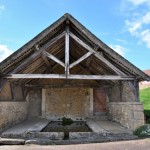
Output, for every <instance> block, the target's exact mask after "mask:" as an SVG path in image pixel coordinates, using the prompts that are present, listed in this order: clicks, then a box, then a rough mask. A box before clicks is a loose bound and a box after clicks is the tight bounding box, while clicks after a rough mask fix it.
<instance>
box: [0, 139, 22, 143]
mask: <svg viewBox="0 0 150 150" xmlns="http://www.w3.org/2000/svg"><path fill="white" fill-rule="evenodd" d="M23 144H25V140H24V139H7V138H0V145H23Z"/></svg>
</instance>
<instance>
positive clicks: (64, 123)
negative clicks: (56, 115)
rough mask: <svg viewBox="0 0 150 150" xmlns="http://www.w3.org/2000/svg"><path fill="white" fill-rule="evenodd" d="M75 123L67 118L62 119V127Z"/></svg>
mask: <svg viewBox="0 0 150 150" xmlns="http://www.w3.org/2000/svg"><path fill="white" fill-rule="evenodd" d="M72 123H73V120H72V119H71V118H66V117H63V118H62V125H63V126H65V125H71V124H72Z"/></svg>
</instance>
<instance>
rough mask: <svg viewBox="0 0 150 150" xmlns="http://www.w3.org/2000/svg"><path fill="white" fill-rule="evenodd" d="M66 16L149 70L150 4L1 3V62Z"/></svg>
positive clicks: (80, 0) (94, 0)
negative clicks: (70, 16) (72, 18)
mask: <svg viewBox="0 0 150 150" xmlns="http://www.w3.org/2000/svg"><path fill="white" fill-rule="evenodd" d="M65 13H70V14H71V15H72V16H73V17H75V18H76V19H77V20H78V21H79V22H80V23H82V24H83V25H84V26H85V27H86V28H87V29H89V30H90V31H91V32H92V33H93V34H95V35H96V36H97V37H98V38H99V39H101V40H102V41H103V42H104V43H106V44H107V45H108V46H110V47H111V48H113V49H114V50H115V51H116V52H118V53H119V54H120V55H122V56H123V57H125V58H126V59H127V60H128V61H130V62H131V63H132V64H134V65H135V66H137V67H138V68H140V69H141V70H146V69H150V0H0V62H1V61H2V60H3V59H5V58H6V57H8V56H9V55H10V54H12V53H13V52H14V51H16V50H17V49H19V48H20V47H21V46H23V45H24V44H25V43H27V42H28V41H29V40H31V39H32V38H33V37H35V36H36V35H37V34H38V33H40V32H41V31H42V30H44V29H45V28H46V27H48V26H49V25H50V24H52V23H53V22H54V21H56V20H57V19H59V18H60V17H61V16H63V15H64V14H65Z"/></svg>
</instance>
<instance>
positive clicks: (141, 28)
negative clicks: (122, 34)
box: [125, 11, 150, 48]
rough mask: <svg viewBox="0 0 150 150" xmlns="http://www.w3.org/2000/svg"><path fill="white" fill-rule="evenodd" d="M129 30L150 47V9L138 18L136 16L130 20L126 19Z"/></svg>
mask: <svg viewBox="0 0 150 150" xmlns="http://www.w3.org/2000/svg"><path fill="white" fill-rule="evenodd" d="M125 24H126V27H127V30H128V31H129V32H130V34H131V35H132V36H135V37H137V38H138V39H139V40H140V41H142V42H143V43H145V44H146V46H147V47H148V48H150V30H149V25H150V11H149V12H147V13H145V14H144V15H141V16H140V17H138V18H137V19H135V18H134V17H133V18H132V19H131V20H130V21H129V20H126V21H125Z"/></svg>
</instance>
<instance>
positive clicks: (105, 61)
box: [70, 32, 125, 75]
mask: <svg viewBox="0 0 150 150" xmlns="http://www.w3.org/2000/svg"><path fill="white" fill-rule="evenodd" d="M70 36H71V37H72V38H73V39H74V40H75V41H76V42H78V43H79V44H80V45H82V46H83V47H84V48H85V49H87V50H88V51H90V52H92V53H93V55H94V56H96V57H97V58H98V59H99V60H101V61H102V62H103V63H105V64H106V65H107V66H108V67H109V68H110V69H112V70H113V71H114V72H116V73H117V75H125V74H124V73H123V72H122V71H121V70H119V69H118V68H117V67H115V66H114V65H113V64H111V63H110V62H109V61H108V60H106V59H105V58H104V57H103V56H102V55H101V54H99V53H98V52H96V51H95V50H94V49H92V48H91V47H90V46H88V45H87V44H86V43H85V42H83V41H82V40H81V39H80V38H78V37H77V36H76V35H74V34H73V33H72V32H70Z"/></svg>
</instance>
